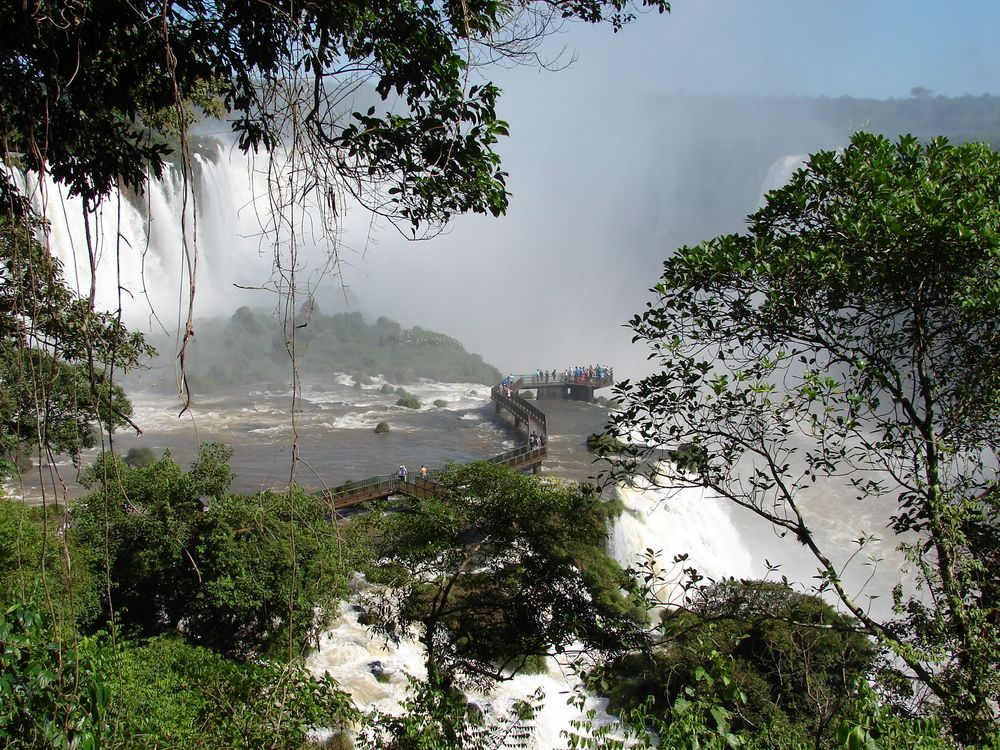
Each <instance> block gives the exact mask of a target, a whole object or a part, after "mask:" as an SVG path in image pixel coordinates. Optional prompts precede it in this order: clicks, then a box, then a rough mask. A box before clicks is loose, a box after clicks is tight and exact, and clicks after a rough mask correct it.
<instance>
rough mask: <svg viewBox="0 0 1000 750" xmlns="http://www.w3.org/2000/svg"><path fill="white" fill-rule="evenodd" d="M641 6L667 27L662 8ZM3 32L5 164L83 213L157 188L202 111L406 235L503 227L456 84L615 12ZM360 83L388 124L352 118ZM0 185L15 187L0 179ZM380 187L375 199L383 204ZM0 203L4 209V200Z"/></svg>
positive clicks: (496, 180)
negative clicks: (35, 177)
mask: <svg viewBox="0 0 1000 750" xmlns="http://www.w3.org/2000/svg"><path fill="white" fill-rule="evenodd" d="M637 6H638V7H646V8H651V9H655V10H657V11H659V12H664V11H667V10H669V5H668V3H666V2H665V0H641V2H640V3H637ZM3 11H4V17H5V18H6V19H7V22H6V23H5V24H4V28H3V30H2V31H0V50H3V52H2V53H0V91H3V92H5V95H4V97H3V106H2V107H0V137H2V139H3V142H4V151H5V156H6V157H7V159H8V160H9V159H10V158H11V156H12V155H14V154H16V155H17V157H18V159H19V160H20V164H22V165H23V166H24V167H25V168H26V169H28V170H30V171H32V172H35V173H38V174H42V173H48V174H51V175H52V176H53V177H54V178H55V179H56V180H58V181H59V182H62V183H64V184H66V185H67V186H69V188H70V190H71V192H73V193H76V194H79V195H81V196H83V197H84V198H86V199H88V200H95V199H98V198H99V197H100V196H104V195H107V194H108V193H109V192H110V191H111V190H112V188H113V187H115V186H116V185H122V186H130V187H133V188H139V189H141V188H142V186H143V184H144V183H145V180H146V179H147V171H146V170H147V169H148V170H149V171H150V172H152V173H153V174H159V173H160V172H161V170H162V169H163V166H164V156H165V154H166V153H167V152H168V150H169V149H170V147H171V145H173V143H172V141H171V139H169V138H167V137H166V136H165V134H164V131H168V132H170V134H171V135H173V136H174V137H175V140H176V139H177V137H179V142H180V145H181V147H182V150H183V149H184V144H185V138H186V129H187V127H188V126H189V125H190V123H191V121H192V119H193V118H195V117H196V116H198V115H197V113H198V112H199V111H200V110H199V108H200V109H207V110H211V111H213V112H215V113H217V114H222V113H229V114H231V115H232V117H233V129H234V131H235V132H236V133H237V135H238V136H239V140H240V146H241V148H243V149H244V150H248V149H256V148H262V149H266V150H272V149H275V148H277V147H278V146H279V145H288V144H289V143H292V142H294V143H298V144H302V145H303V146H304V148H303V150H302V154H301V155H302V157H303V160H302V164H301V165H300V166H306V167H307V168H308V171H309V173H310V178H309V179H310V180H312V182H313V190H315V191H316V193H318V194H319V196H320V199H321V200H320V202H327V201H328V207H329V209H330V211H331V212H332V213H334V214H336V213H337V212H338V211H340V210H341V209H342V208H343V205H341V199H342V198H343V196H342V195H341V193H342V192H346V193H347V194H349V195H351V196H352V197H353V198H355V199H357V200H360V201H361V202H362V203H364V204H366V205H368V206H369V207H370V208H372V209H373V210H376V211H378V212H381V213H387V214H390V215H393V216H395V217H397V218H400V219H402V220H403V221H406V222H411V223H412V224H413V226H414V228H416V227H417V226H418V225H420V224H422V223H424V222H428V221H429V222H436V221H439V220H445V221H446V220H447V219H448V218H449V217H450V216H451V215H453V214H454V213H459V212H466V211H476V212H490V213H492V214H494V215H497V214H499V213H502V212H503V211H504V209H505V208H506V205H507V193H506V190H505V188H504V173H503V172H502V171H501V170H500V163H499V157H498V156H497V155H496V153H495V152H494V150H493V146H494V144H495V143H496V141H497V138H498V137H501V136H503V135H505V134H506V131H507V128H506V124H505V123H504V122H503V121H502V120H500V119H499V118H498V117H497V115H496V102H497V98H498V95H499V93H500V92H499V89H498V88H497V87H496V86H495V85H493V84H492V83H489V82H483V83H478V84H477V83H470V80H469V73H470V69H472V68H476V67H478V66H480V65H483V64H489V63H490V62H494V61H496V60H498V59H508V60H510V59H524V58H527V59H537V58H536V57H535V54H536V51H537V50H536V48H537V43H538V41H539V40H540V39H541V38H542V37H544V36H545V35H546V34H548V33H550V32H551V31H553V30H554V27H556V26H557V25H558V24H559V23H561V22H562V21H564V20H571V19H578V20H582V21H585V22H587V23H592V24H598V23H609V24H611V25H612V26H613V27H614V28H615V29H616V30H617V29H619V28H621V26H622V25H623V24H624V23H627V22H628V21H630V20H631V19H632V17H633V15H634V10H633V6H632V3H631V2H629V1H628V0H544V1H543V2H535V3H525V4H507V3H495V2H492V1H491V0H472V1H471V2H464V3H451V2H448V3H419V4H409V3H398V2H394V1H392V2H375V3H372V2H361V1H359V0H350V1H349V2H341V3H337V4H335V5H330V4H329V3H324V2H317V1H316V0H307V1H306V2H303V3H294V4H293V3H277V4H273V3H271V4H264V3H212V2H204V1H203V0H187V1H185V2H176V3H166V4H164V3H153V2H140V3H131V2H122V1H117V0H116V2H112V3H107V2H104V3H93V2H89V1H87V2H82V3H59V4H57V5H55V6H49V5H37V4H28V5H25V4H22V3H17V2H8V3H6V5H5V7H4V8H3ZM366 84H371V85H372V86H373V88H374V91H375V93H376V94H377V96H378V97H380V98H381V99H382V100H383V101H385V100H388V99H391V100H392V101H391V102H390V103H389V104H390V106H388V107H387V109H386V111H384V112H381V113H378V114H377V113H376V108H375V107H374V106H373V107H370V108H368V109H367V111H366V112H353V113H352V111H351V110H352V108H353V107H354V105H353V104H352V101H353V100H354V98H355V96H354V95H355V93H356V92H357V90H358V89H359V87H361V86H363V85H366ZM0 185H2V186H3V190H4V191H5V192H6V193H8V194H16V193H17V192H18V191H17V188H16V187H15V186H14V184H13V182H11V181H10V179H9V177H8V176H7V175H4V177H3V179H2V180H0ZM381 185H386V186H387V187H388V188H390V189H389V190H388V192H383V191H382V189H381V187H380V186H381ZM5 202H6V201H5Z"/></svg>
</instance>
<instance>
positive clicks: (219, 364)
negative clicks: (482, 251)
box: [154, 307, 501, 392]
mask: <svg viewBox="0 0 1000 750" xmlns="http://www.w3.org/2000/svg"><path fill="white" fill-rule="evenodd" d="M301 321H305V322H301ZM298 325H299V327H298V328H296V329H295V342H294V345H295V352H296V359H297V361H298V365H299V373H300V375H301V376H303V377H311V376H325V375H329V374H331V373H334V372H343V373H347V374H349V375H352V376H353V377H355V378H356V379H359V380H364V379H366V378H369V377H372V376H375V375H382V376H384V377H385V378H387V379H388V380H390V381H392V382H394V383H410V382H413V381H415V380H417V379H419V378H428V379H430V380H440V381H445V382H469V383H483V384H486V385H490V384H493V383H496V382H497V381H499V380H500V377H501V375H500V372H499V370H497V369H496V368H495V367H493V366H492V365H490V364H487V363H486V362H484V361H483V358H482V357H481V356H479V355H478V354H473V353H470V352H467V351H466V350H465V347H464V346H462V344H461V343H460V342H458V341H456V340H455V339H453V338H451V337H449V336H445V335H444V334H441V333H435V332H434V331H428V330H425V329H423V328H420V327H416V326H415V327H413V328H403V327H402V326H401V325H400V324H399V323H396V322H395V321H393V320H389V319H388V318H385V317H381V318H379V319H378V320H377V321H375V322H374V323H367V322H366V321H365V320H364V318H363V316H362V315H361V313H358V312H353V313H336V314H333V315H324V314H322V313H320V312H318V311H316V310H315V309H314V311H313V313H312V315H302V316H300V322H299V324H298ZM195 331H196V332H197V334H196V336H195V338H194V339H193V340H192V343H191V345H190V348H189V356H188V380H189V383H190V385H191V387H192V389H195V390H200V391H202V392H205V391H212V390H218V389H223V388H230V387H233V386H238V385H244V384H251V383H282V382H287V381H288V379H289V374H290V359H289V354H288V343H289V340H290V332H288V331H286V330H285V328H284V327H283V326H282V323H281V321H280V320H278V319H277V318H276V317H275V316H274V315H272V314H270V313H267V312H263V311H259V310H251V309H250V308H248V307H241V308H239V309H238V310H237V311H236V312H235V313H234V314H233V315H232V316H231V317H229V318H212V319H208V320H202V321H199V322H198V323H197V324H196V326H195ZM154 344H155V345H156V346H157V349H158V350H159V351H160V352H161V357H162V356H163V355H166V356H169V355H170V353H171V352H172V351H173V349H174V345H173V342H172V341H169V340H166V339H164V340H161V341H154Z"/></svg>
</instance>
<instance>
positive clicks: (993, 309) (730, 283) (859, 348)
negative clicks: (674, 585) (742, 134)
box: [613, 133, 1000, 741]
mask: <svg viewBox="0 0 1000 750" xmlns="http://www.w3.org/2000/svg"><path fill="white" fill-rule="evenodd" d="M998 205H1000V156H998V154H996V153H995V152H993V151H992V150H990V149H989V148H988V147H986V146H982V145H978V144H968V145H963V146H958V147H956V146H952V145H950V144H949V143H948V142H947V141H946V140H944V139H937V140H934V141H931V142H930V143H927V144H921V143H919V142H917V141H916V139H914V138H911V137H902V138H900V139H899V141H898V142H897V143H892V142H890V141H888V140H886V139H884V138H881V137H877V136H873V135H868V134H864V133H859V134H856V135H855V136H854V138H853V139H852V141H851V144H850V145H849V146H848V147H847V148H845V149H844V150H843V151H841V152H838V153H833V152H821V153H818V154H816V155H814V156H812V157H810V158H809V159H808V161H807V162H806V164H805V166H804V167H803V168H802V169H800V170H799V171H797V172H796V173H795V175H794V176H793V177H792V178H791V181H790V182H789V184H788V185H786V186H785V187H783V188H781V189H779V190H775V191H772V192H771V193H769V194H768V196H767V202H766V205H765V206H764V207H763V208H762V209H760V210H759V211H758V212H757V213H755V214H753V215H751V216H750V217H749V220H748V222H749V231H748V233H747V234H741V235H726V236H722V237H717V238H715V239H713V240H710V241H708V242H705V243H703V244H701V245H699V246H696V247H684V248H681V249H680V250H679V251H678V252H677V254H676V255H675V256H673V257H671V258H670V259H668V260H667V261H666V262H665V264H664V273H663V276H662V278H661V280H660V282H659V283H658V284H657V286H656V287H655V289H654V293H655V294H656V301H655V302H653V303H650V304H649V306H648V308H647V310H646V311H645V312H644V313H643V314H641V315H637V316H636V317H635V318H634V319H633V320H632V322H631V325H632V327H633V328H634V330H635V339H636V340H642V341H646V342H648V343H649V344H650V345H651V346H652V348H653V352H654V355H655V356H656V358H657V359H658V361H659V363H660V366H661V368H662V371H661V372H658V373H656V374H654V375H651V376H649V377H647V378H644V379H643V380H641V381H639V382H636V383H625V384H624V385H623V387H622V388H621V395H622V396H623V397H624V398H626V399H627V400H628V406H627V408H625V409H624V410H623V411H621V412H619V413H618V414H616V415H614V416H613V420H614V422H615V423H616V428H617V431H618V432H619V434H635V435H638V436H639V438H640V440H641V441H642V442H644V443H645V444H647V445H658V446H660V445H666V446H667V447H669V448H680V447H682V446H687V447H686V460H685V461H684V462H683V463H684V465H683V466H679V465H677V464H670V463H656V462H650V461H646V460H644V459H645V458H647V457H648V456H647V454H648V453H649V449H646V450H644V451H641V452H640V455H639V456H638V457H637V459H636V460H635V461H629V462H628V463H629V464H630V465H629V466H622V467H620V468H621V469H623V470H631V469H635V470H641V471H644V472H645V473H646V474H648V475H650V476H651V477H652V479H653V480H654V481H656V482H658V483H659V484H660V485H663V486H686V485H700V486H705V487H709V488H711V489H712V490H713V491H715V492H716V493H718V494H719V495H720V496H722V497H724V498H727V499H729V500H731V501H732V502H734V503H737V504H738V505H741V506H743V507H745V508H748V509H750V510H751V511H753V512H754V513H756V514H758V515H760V516H762V517H763V518H765V519H767V520H768V521H770V522H771V523H772V524H774V526H775V527H777V528H778V529H779V530H781V531H783V532H787V533H789V534H790V535H791V536H792V538H794V539H795V540H797V541H798V542H799V543H800V544H802V545H804V546H805V547H806V548H807V549H808V550H809V551H810V552H811V553H812V554H813V556H814V557H815V559H816V561H817V565H818V568H819V575H820V576H821V579H822V581H823V583H822V587H823V588H830V589H831V590H833V591H835V592H836V594H837V596H838V598H839V599H840V601H841V602H842V603H843V604H844V606H846V607H847V608H848V609H849V611H850V612H851V613H852V614H853V615H854V616H855V617H856V618H858V620H859V622H861V623H862V624H863V626H864V627H865V628H866V629H867V631H868V632H869V633H870V634H871V635H873V636H875V637H876V638H877V639H878V640H879V641H880V643H881V644H882V645H883V646H885V647H886V648H888V649H890V650H891V651H892V652H893V653H894V654H895V657H896V658H898V659H899V660H900V661H901V662H902V663H904V664H905V665H906V667H907V669H908V670H909V672H910V674H911V676H913V677H915V678H916V682H917V684H918V686H921V687H922V688H923V691H926V692H929V693H930V694H931V695H932V696H933V699H932V700H931V704H932V705H933V706H935V707H936V709H937V710H940V711H941V713H942V714H943V716H944V717H945V718H946V720H947V722H948V723H949V726H950V729H951V731H952V732H953V733H954V736H956V737H958V738H960V739H961V740H963V741H981V740H982V739H983V738H985V737H987V736H989V735H990V734H991V733H994V732H996V731H997V728H998V727H997V718H996V715H995V713H994V711H995V704H992V703H991V701H993V700H994V697H995V696H996V695H997V694H998V693H1000V682H998V679H1000V669H998V667H1000V650H998V644H1000V631H998V627H1000V622H998V620H997V601H998V600H1000V599H998V594H1000V590H998V588H997V579H996V576H995V575H994V574H993V572H992V571H993V570H995V564H996V562H997V542H996V540H997V539H998V538H1000V528H998V525H997V524H998V519H1000V505H998V503H1000V492H998V486H997V467H998V447H1000V446H998V435H1000V429H998V428H1000V366H998V365H1000V361H998V360H1000V320H998V317H1000V208H998ZM692 446H693V448H692ZM837 484H840V485H841V486H842V487H844V488H845V491H846V492H847V493H849V494H852V495H856V496H857V497H858V498H859V500H863V501H865V502H868V503H872V502H874V501H875V500H877V499H878V498H885V499H887V500H889V501H891V505H892V510H891V512H890V513H889V516H890V517H888V518H886V523H887V524H888V525H889V528H890V529H891V530H892V532H893V533H894V534H895V538H896V543H897V545H898V547H899V549H900V550H901V551H902V552H903V553H904V554H905V556H906V559H907V560H908V574H909V575H910V576H912V579H913V580H914V581H915V585H914V586H913V587H909V588H907V587H905V586H904V585H903V584H900V586H898V587H897V588H896V589H895V590H894V591H893V592H892V596H893V601H894V611H893V613H892V614H891V615H890V616H889V617H887V618H882V619H880V618H876V617H874V616H873V615H872V614H870V612H869V610H868V608H867V607H865V606H863V605H862V604H861V603H859V602H857V601H855V599H854V598H853V597H852V595H851V593H849V592H848V590H847V589H846V587H845V585H844V583H843V580H842V572H843V571H842V569H839V568H838V567H837V564H836V563H835V561H834V559H833V558H832V556H831V554H830V552H831V551H830V550H828V549H822V548H821V547H822V545H821V543H820V542H819V541H818V540H817V535H816V534H815V533H814V529H813V527H812V526H811V522H810V517H809V515H808V508H809V503H810V502H811V500H812V498H813V497H815V496H816V494H817V493H829V492H830V491H831V488H832V487H834V486H836V485H837ZM845 512H847V511H846V509H845ZM923 691H921V690H918V691H917V695H916V699H917V700H920V699H922V698H926V697H927V695H926V693H925V692H923ZM991 706H992V707H991ZM925 707H926V706H925Z"/></svg>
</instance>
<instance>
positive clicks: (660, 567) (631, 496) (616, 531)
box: [608, 477, 753, 615]
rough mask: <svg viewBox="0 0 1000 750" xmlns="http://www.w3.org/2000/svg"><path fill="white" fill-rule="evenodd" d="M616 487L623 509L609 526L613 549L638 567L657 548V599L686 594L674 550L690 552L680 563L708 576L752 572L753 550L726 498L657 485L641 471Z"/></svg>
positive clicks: (627, 563)
mask: <svg viewBox="0 0 1000 750" xmlns="http://www.w3.org/2000/svg"><path fill="white" fill-rule="evenodd" d="M616 489H617V492H618V496H619V497H620V498H621V500H622V502H623V503H624V505H625V510H624V512H623V513H622V514H621V516H619V517H618V519H616V521H615V523H614V525H613V527H612V529H611V533H610V537H609V540H608V549H609V553H610V554H611V555H612V557H614V558H615V560H617V561H618V562H619V563H620V564H621V565H622V566H624V567H626V568H628V567H632V568H636V567H637V566H639V565H640V564H641V563H642V561H643V559H644V558H645V557H646V556H647V554H648V553H649V552H651V553H653V555H654V556H655V566H654V569H655V570H656V571H657V572H658V573H659V574H661V575H662V576H663V580H662V581H661V582H660V584H659V585H658V586H656V587H655V592H654V593H655V594H656V595H657V599H658V600H659V601H661V602H663V603H664V604H674V603H677V602H678V601H679V597H681V596H682V593H683V592H682V591H681V589H680V588H679V587H678V586H677V585H676V584H677V583H678V582H679V580H678V579H679V576H680V574H681V570H680V566H678V565H675V564H674V562H673V560H674V557H675V556H676V555H682V554H687V555H688V556H689V557H688V559H687V560H685V561H684V562H683V563H682V564H681V565H683V566H684V567H694V568H696V569H697V570H698V572H699V573H700V574H701V575H703V576H705V577H707V578H712V579H715V580H718V579H720V578H723V577H726V576H734V577H737V578H747V577H751V576H752V575H753V556H752V555H751V553H750V550H749V549H748V548H747V546H746V545H745V543H744V541H743V539H742V538H741V537H740V534H739V532H738V531H737V529H736V527H735V525H734V524H733V521H732V518H731V517H730V515H729V512H728V510H727V506H726V501H725V500H723V499H721V498H719V497H716V496H714V495H712V494H711V493H709V492H707V491H705V490H704V489H702V488H697V487H689V488H681V489H676V490H668V489H661V488H657V487H653V486H652V485H651V484H650V483H649V482H648V481H647V480H645V479H643V478H641V477H637V478H635V480H634V483H633V484H631V485H625V484H619V485H618V486H617V487H616ZM654 615H655V613H654Z"/></svg>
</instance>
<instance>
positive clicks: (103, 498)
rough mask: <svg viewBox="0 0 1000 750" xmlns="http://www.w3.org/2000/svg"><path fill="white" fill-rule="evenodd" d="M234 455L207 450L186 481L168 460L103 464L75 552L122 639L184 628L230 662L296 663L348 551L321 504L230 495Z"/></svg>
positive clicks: (78, 525) (82, 515)
mask: <svg viewBox="0 0 1000 750" xmlns="http://www.w3.org/2000/svg"><path fill="white" fill-rule="evenodd" d="M229 455H230V452H229V450H228V449H227V448H225V447H223V446H220V445H216V444H206V445H205V446H203V448H202V451H201V452H200V454H199V457H198V459H197V460H196V461H195V462H194V464H193V465H192V467H191V471H189V472H185V471H184V470H183V469H182V468H181V467H180V466H178V465H177V463H176V462H174V460H173V458H172V457H171V456H170V454H169V452H167V453H165V454H164V455H163V456H162V457H161V458H160V459H159V460H157V461H155V462H154V463H152V464H150V465H149V466H145V467H137V468H130V467H128V466H127V465H125V463H124V461H122V459H121V458H120V457H118V456H113V455H111V454H104V455H103V456H101V457H100V458H99V459H98V461H96V462H95V464H94V466H93V467H91V468H90V469H88V471H87V472H86V474H85V476H84V478H83V480H84V481H85V482H86V483H88V484H89V486H91V488H92V489H94V490H95V491H94V492H92V493H91V494H90V495H88V496H87V497H85V498H83V499H82V500H81V501H79V502H78V503H77V504H76V505H75V506H74V509H73V513H72V525H71V529H70V534H71V537H72V541H73V543H74V545H75V549H76V551H77V554H78V555H80V557H81V559H84V560H86V561H87V562H88V564H89V566H90V567H91V568H93V569H96V570H104V571H105V578H106V587H105V592H104V608H105V612H106V613H107V615H108V619H111V618H112V616H113V617H114V619H115V621H116V622H118V623H120V625H121V626H122V628H123V629H125V630H126V631H127V632H135V633H138V634H139V635H143V636H151V635H156V634H159V633H164V632H174V631H176V630H178V628H180V629H181V630H182V631H183V633H184V634H185V637H187V638H188V639H189V640H191V641H192V642H194V643H197V644H201V645H205V646H209V647H211V648H213V649H215V650H216V651H218V652H220V653H222V654H224V655H226V656H228V657H232V658H240V659H247V658H250V657H253V656H258V655H261V654H271V655H275V656H287V657H288V658H289V659H291V658H292V657H294V656H296V655H298V654H299V653H300V652H301V651H302V650H303V649H305V648H306V647H307V646H308V645H309V644H310V643H314V642H315V640H316V635H317V629H318V628H321V627H323V626H324V625H325V624H327V623H328V622H329V618H330V617H331V613H332V612H333V609H334V608H333V607H332V604H333V603H334V602H335V601H336V600H337V599H338V598H339V597H341V596H343V595H344V594H345V568H346V566H347V565H348V564H349V560H350V555H349V554H348V550H349V547H348V546H347V545H343V544H341V541H340V539H339V537H338V532H337V529H336V527H335V526H333V525H332V524H331V523H330V522H329V520H328V515H327V514H328V508H327V507H326V506H325V504H324V503H323V501H322V500H321V498H319V497H316V496H312V495H306V494H305V493H303V492H302V491H301V490H299V489H297V488H294V487H293V488H291V489H290V490H289V491H288V492H287V493H274V492H263V493H261V494H259V495H249V496H230V495H228V494H226V490H227V489H228V484H229V481H230V480H231V478H232V473H231V471H230V470H229V466H228V463H227V460H228V457H229ZM206 496H208V498H209V499H208V506H207V508H203V506H202V502H201V501H202V498H204V497H206ZM181 626H182V627H181Z"/></svg>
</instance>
